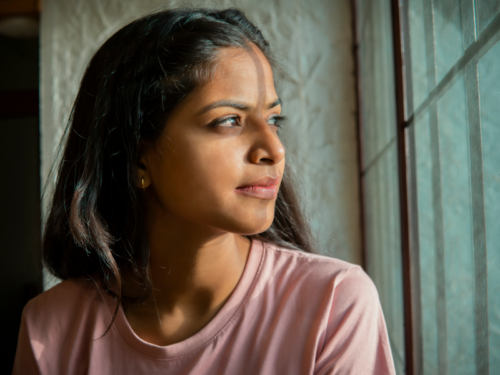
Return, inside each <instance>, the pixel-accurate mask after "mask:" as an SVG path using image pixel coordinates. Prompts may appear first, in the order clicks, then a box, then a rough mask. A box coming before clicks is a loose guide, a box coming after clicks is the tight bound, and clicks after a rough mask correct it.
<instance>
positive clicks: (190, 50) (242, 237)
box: [14, 9, 394, 375]
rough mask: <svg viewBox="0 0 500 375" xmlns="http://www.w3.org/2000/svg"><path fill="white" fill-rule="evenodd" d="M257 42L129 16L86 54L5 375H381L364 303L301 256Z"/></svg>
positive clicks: (239, 21)
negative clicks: (43, 269) (38, 283)
mask: <svg viewBox="0 0 500 375" xmlns="http://www.w3.org/2000/svg"><path fill="white" fill-rule="evenodd" d="M273 69H274V71H275V72H274V73H276V72H278V70H277V68H276V64H275V62H274V60H273V59H272V58H271V53H270V50H269V44H268V42H267V41H266V40H265V39H264V37H263V36H262V34H261V32H260V31H259V30H258V29H257V28H256V27H255V26H254V25H253V24H251V23H250V22H249V21H248V20H247V19H246V18H245V16H244V15H243V14H242V13H241V12H240V11H238V10H236V9H227V10H222V11H220V10H210V9H175V10H169V11H164V12H159V13H155V14H152V15H149V16H147V17H144V18H141V19H139V20H137V21H134V22H132V23H131V24H129V25H127V26H125V27H124V28H123V29H121V30H120V31H118V32H117V33H116V34H115V35H113V36H112V37H111V38H110V39H109V40H108V41H107V42H106V43H105V44H104V45H103V46H102V47H101V48H100V49H99V51H98V52H97V53H96V54H95V56H94V57H93V59H92V61H91V62H90V64H89V66H88V68H87V71H86V72H85V75H84V77H83V80H82V83H81V87H80V90H79V93H78V96H77V98H76V101H75V105H74V107H73V112H72V116H71V119H70V123H69V128H68V130H67V134H66V144H65V148H64V153H63V156H62V162H61V164H60V167H59V172H58V180H57V184H56V189H55V193H54V197H53V202H52V206H51V208H50V213H49V216H48V219H47V223H46V225H45V230H44V238H43V258H44V262H45V264H46V266H47V267H48V269H49V270H50V271H51V272H52V273H53V274H54V275H55V276H57V277H59V278H61V279H63V280H64V281H63V282H62V283H61V284H59V285H57V286H55V287H54V288H52V289H50V290H49V291H47V292H45V293H43V294H41V295H40V296H38V297H37V298H35V299H33V300H31V301H30V302H29V303H28V305H27V306H26V308H25V310H24V313H23V319H22V325H21V330H20V334H19V343H18V349H17V355H16V362H15V369H14V373H16V374H31V373H33V374H35V373H40V374H51V375H55V374H84V373H85V374H87V373H88V374H110V373H114V374H160V373H161V374H287V375H290V374H346V373H352V374H365V373H366V374H368V373H377V374H392V373H394V367H393V363H392V357H391V352H390V346H389V341H388V338H387V332H386V326H385V322H384V318H383V315H382V311H381V308H380V303H379V300H378V295H377V291H376V289H375V287H374V285H373V283H372V282H371V280H370V279H369V278H368V276H367V275H366V274H365V273H364V272H363V271H362V269H361V268H360V267H358V266H354V265H351V264H349V263H346V262H342V261H340V260H336V259H332V258H327V257H322V256H319V255H313V254H311V253H312V250H313V244H312V241H311V239H310V234H309V233H310V231H309V229H308V226H307V223H306V222H305V221H304V219H303V216H302V214H301V212H300V209H299V202H298V200H297V196H296V194H295V192H294V186H293V183H292V180H291V179H290V171H289V170H288V169H286V168H285V150H284V148H283V145H282V143H281V141H280V138H279V136H278V130H279V128H280V126H281V125H282V122H283V120H284V118H283V116H281V100H280V99H279V96H278V95H277V93H276V91H275V86H274V75H273Z"/></svg>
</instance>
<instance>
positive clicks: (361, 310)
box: [314, 267, 396, 375]
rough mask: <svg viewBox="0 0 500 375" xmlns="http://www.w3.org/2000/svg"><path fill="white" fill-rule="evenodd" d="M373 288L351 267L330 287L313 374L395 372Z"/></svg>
mask: <svg viewBox="0 0 500 375" xmlns="http://www.w3.org/2000/svg"><path fill="white" fill-rule="evenodd" d="M395 373H396V372H395V369H394V362H393V359H392V354H391V347H390V343H389V338H388V335H387V327H386V325H385V320H384V315H383V313H382V307H381V305H380V300H379V296H378V293H377V289H376V287H375V285H374V284H373V282H372V280H371V279H370V278H369V277H368V275H367V274H366V273H365V272H364V271H363V270H362V269H361V268H360V267H353V268H351V269H350V270H348V271H347V273H346V274H345V276H344V278H343V279H342V280H341V281H340V282H339V284H337V286H336V287H335V289H334V295H333V301H332V305H331V310H330V312H329V316H328V324H327V327H326V332H325V335H324V342H323V344H322V345H320V346H319V353H318V356H317V358H316V364H315V369H314V374H315V375H326V374H335V375H340V374H395Z"/></svg>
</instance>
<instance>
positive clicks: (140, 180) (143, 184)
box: [136, 140, 151, 190]
mask: <svg viewBox="0 0 500 375" xmlns="http://www.w3.org/2000/svg"><path fill="white" fill-rule="evenodd" d="M140 149H141V151H140V152H141V156H140V158H139V162H138V163H137V180H136V186H137V187H138V188H139V189H144V190H145V189H146V188H147V187H149V186H150V185H151V174H150V172H151V170H150V168H149V160H148V149H149V145H148V144H147V143H146V142H144V141H143V140H141V141H140Z"/></svg>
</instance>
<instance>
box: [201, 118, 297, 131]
mask: <svg viewBox="0 0 500 375" xmlns="http://www.w3.org/2000/svg"><path fill="white" fill-rule="evenodd" d="M228 120H238V122H239V121H240V118H239V117H238V116H232V117H226V118H223V119H221V120H217V121H215V122H214V123H213V124H212V125H211V127H212V128H218V127H222V126H221V124H224V123H225V122H226V121H228ZM269 120H275V121H276V122H275V123H274V124H271V125H275V126H276V127H277V128H278V129H281V127H282V126H283V124H284V123H285V121H286V120H287V117H286V116H274V117H271V118H270V119H269ZM224 127H229V126H224ZM230 127H231V128H232V127H233V126H230Z"/></svg>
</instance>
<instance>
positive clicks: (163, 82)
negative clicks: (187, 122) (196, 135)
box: [42, 8, 315, 301]
mask: <svg viewBox="0 0 500 375" xmlns="http://www.w3.org/2000/svg"><path fill="white" fill-rule="evenodd" d="M251 44H254V45H255V46H257V47H258V48H259V49H260V50H261V51H262V52H263V53H264V55H265V56H266V57H267V58H268V60H269V62H270V64H271V66H272V67H273V69H274V70H277V69H278V68H277V64H276V62H275V60H274V59H273V58H272V56H271V53H270V50H269V43H268V42H267V41H266V39H265V38H264V37H263V35H262V33H261V32H260V30H259V29H258V28H257V27H256V26H254V25H253V24H252V23H251V22H250V21H249V20H248V19H247V18H246V17H245V15H244V14H243V13H242V12H241V11H239V10H237V9H233V8H231V9H226V10H214V9H198V8H195V9H190V8H182V9H171V10H166V11H161V12H157V13H154V14H150V15H148V16H145V17H143V18H140V19H138V20H136V21H133V22H132V23H130V24H128V25H127V26H125V27H123V28H122V29H120V30H119V31H117V32H116V33H115V34H114V35H113V36H112V37H111V38H109V39H108V40H107V41H106V42H105V43H104V44H103V45H102V47H100V48H99V50H98V51H97V52H96V54H95V55H94V56H93V58H92V60H91V61H90V63H89V65H88V67H87V69H86V71H85V74H84V76H83V79H82V82H81V85H80V89H79V91H78V95H77V97H76V100H75V103H74V105H73V108H72V111H71V116H70V119H69V121H68V124H67V126H66V130H65V135H64V137H63V140H62V141H61V150H63V151H62V152H63V153H62V157H61V161H60V164H59V166H58V169H57V180H56V185H55V191H54V195H53V198H52V201H51V203H50V206H49V210H48V216H47V220H46V223H45V227H44V233H43V245H42V252H43V261H44V264H45V266H46V267H47V269H48V270H49V271H50V272H51V273H52V274H53V275H55V276H56V277H58V278H60V279H63V280H65V279H69V278H78V277H90V278H92V279H96V278H97V279H98V280H99V281H100V283H101V285H102V286H103V287H104V288H105V290H107V292H108V293H110V294H112V295H113V296H114V297H115V298H118V300H119V301H120V300H129V301H138V300H139V299H144V298H146V297H147V296H148V295H149V294H150V292H151V283H150V280H149V277H148V262H149V255H150V251H149V247H148V243H147V239H146V231H145V228H144V224H143V223H144V222H145V220H144V212H143V204H142V195H141V192H140V191H139V189H138V188H137V187H136V171H137V168H138V164H139V153H140V149H139V142H140V141H141V140H142V141H146V142H151V141H154V140H155V139H157V138H158V137H159V136H160V135H161V132H162V129H163V127H164V126H165V123H166V121H167V119H168V116H169V114H170V113H172V111H173V109H174V108H175V107H176V106H177V105H178V104H179V103H180V102H181V101H182V100H183V99H184V98H186V96H187V95H189V93H191V92H192V91H193V90H194V89H196V88H198V87H200V85H203V83H204V82H205V81H206V80H207V79H208V78H209V77H210V75H211V74H212V73H213V69H214V67H215V65H214V64H215V63H216V59H217V56H218V55H219V53H220V51H221V49H223V48H227V47H239V48H246V49H248V48H250V46H251ZM278 70H279V69H278ZM63 145H64V146H63ZM62 147H64V148H62ZM247 237H248V238H250V239H258V240H261V241H264V242H267V243H271V244H275V245H278V246H281V247H285V248H289V249H296V250H303V251H306V252H314V249H315V246H314V242H313V240H312V236H311V231H310V228H309V226H308V223H307V221H306V220H305V219H304V216H303V214H302V212H301V208H300V202H299V199H298V196H297V194H296V191H295V190H294V183H293V182H292V179H291V176H290V169H289V168H288V167H287V168H286V169H285V172H284V175H283V180H282V184H281V188H280V191H279V194H278V197H277V201H276V210H275V218H274V221H273V223H272V225H271V227H270V228H269V229H268V230H266V231H265V232H263V233H260V234H255V235H251V236H247ZM131 284H133V285H139V286H140V288H139V291H137V289H134V293H132V292H131V291H130V289H128V288H127V285H131Z"/></svg>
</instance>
